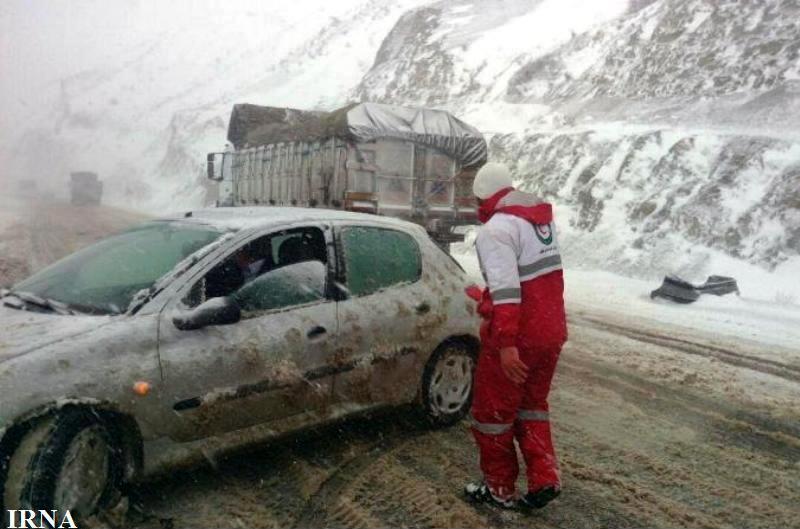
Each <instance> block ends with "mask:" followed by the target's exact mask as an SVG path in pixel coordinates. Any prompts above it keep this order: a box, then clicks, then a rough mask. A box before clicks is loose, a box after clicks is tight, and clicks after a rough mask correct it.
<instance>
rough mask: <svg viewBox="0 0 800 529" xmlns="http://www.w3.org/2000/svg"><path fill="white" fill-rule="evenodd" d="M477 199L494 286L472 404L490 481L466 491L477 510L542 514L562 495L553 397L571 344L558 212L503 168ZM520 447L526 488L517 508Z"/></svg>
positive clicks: (479, 188)
mask: <svg viewBox="0 0 800 529" xmlns="http://www.w3.org/2000/svg"><path fill="white" fill-rule="evenodd" d="M473 192H474V194H475V196H476V197H477V199H478V204H479V209H478V216H479V220H480V221H481V223H482V224H483V226H482V227H481V229H480V231H479V233H478V237H477V240H476V243H475V245H476V247H477V251H478V260H479V263H480V266H481V271H482V273H483V275H484V279H485V280H486V285H487V286H486V288H485V289H484V290H483V293H482V298H481V300H480V304H479V307H478V312H479V313H480V315H481V317H482V318H483V323H482V325H481V351H480V356H479V358H478V366H477V368H476V371H475V390H474V394H473V403H472V432H473V435H474V436H475V440H476V442H477V444H478V450H479V453H480V467H481V471H482V473H483V482H482V483H470V484H468V485H467V486H466V487H465V492H466V494H467V496H468V498H469V499H470V500H472V501H474V502H488V503H491V504H494V505H497V506H500V507H504V508H516V507H519V508H523V509H527V508H542V507H544V506H545V505H547V504H548V503H549V502H550V501H552V500H553V499H555V498H556V497H557V496H558V494H559V493H560V491H561V481H560V478H559V469H558V462H557V460H556V455H555V451H554V449H553V441H552V439H551V434H550V422H549V410H548V403H547V397H548V394H549V392H550V383H551V381H552V379H553V373H554V372H555V368H556V363H557V361H558V356H559V353H560V352H561V347H562V346H563V344H564V342H566V339H567V326H566V317H565V312H564V296H563V292H564V280H563V273H562V268H561V255H560V253H559V249H558V242H557V239H556V232H555V226H554V223H553V209H552V206H551V205H550V204H548V203H542V202H539V201H538V200H536V198H534V197H533V196H532V195H530V194H528V193H523V192H520V191H516V190H515V189H514V188H513V185H512V181H511V175H510V173H509V171H508V169H507V168H506V167H505V166H504V165H502V164H497V163H489V164H486V165H485V166H484V167H483V168H481V170H480V171H479V172H478V174H477V176H476V177H475V183H474V185H473ZM515 438H516V441H517V443H518V444H519V448H520V451H521V452H522V456H523V458H524V460H525V465H526V468H527V472H526V474H527V481H528V492H527V494H525V495H524V496H523V497H522V498H519V499H518V497H517V493H516V491H515V483H516V480H517V475H518V473H519V464H518V462H517V452H516V449H515V446H514V439H515Z"/></svg>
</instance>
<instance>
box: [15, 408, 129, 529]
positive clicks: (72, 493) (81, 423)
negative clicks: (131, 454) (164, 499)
mask: <svg viewBox="0 0 800 529" xmlns="http://www.w3.org/2000/svg"><path fill="white" fill-rule="evenodd" d="M121 460H122V458H121V451H120V449H119V447H118V444H117V443H116V442H115V439H114V438H113V436H112V435H111V433H110V432H109V430H108V428H107V427H106V425H105V424H103V422H102V421H101V420H100V419H99V418H98V417H97V416H96V415H95V414H94V413H93V412H92V411H91V410H85V409H79V408H72V409H65V410H62V411H61V412H59V413H58V414H56V415H55V416H52V417H47V418H44V419H42V420H41V421H39V422H38V423H37V424H36V425H35V426H34V427H33V428H32V429H31V430H30V431H29V432H28V433H27V435H26V436H25V437H24V438H23V439H22V442H21V443H20V444H19V446H18V447H17V449H16V451H15V452H14V454H13V455H12V456H11V459H10V460H9V462H8V472H7V476H6V483H5V487H4V495H3V496H4V497H3V500H4V501H3V503H4V504H5V508H6V509H34V510H39V509H44V510H51V509H56V510H58V511H59V512H60V513H63V512H65V511H67V510H69V511H70V513H71V514H72V516H73V517H79V518H86V517H89V516H92V515H93V514H95V513H97V512H98V511H100V510H102V509H104V508H106V507H108V506H110V505H113V504H114V503H115V502H116V501H118V500H119V497H120V492H119V491H120V486H121V482H122V473H123V466H122V465H121Z"/></svg>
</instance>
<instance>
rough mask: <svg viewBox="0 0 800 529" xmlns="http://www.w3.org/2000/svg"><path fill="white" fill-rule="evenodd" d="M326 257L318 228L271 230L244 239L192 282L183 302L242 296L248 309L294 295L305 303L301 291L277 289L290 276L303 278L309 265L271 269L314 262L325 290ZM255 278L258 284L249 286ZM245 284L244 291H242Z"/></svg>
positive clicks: (266, 306) (288, 299) (269, 305)
mask: <svg viewBox="0 0 800 529" xmlns="http://www.w3.org/2000/svg"><path fill="white" fill-rule="evenodd" d="M327 261H328V258H327V249H326V244H325V236H324V235H323V233H322V230H321V229H319V228H293V229H290V230H284V231H281V232H278V233H273V234H270V235H267V236H264V237H261V238H258V239H256V240H254V241H251V242H249V243H247V244H246V245H244V246H242V247H241V248H239V249H237V250H236V251H235V252H233V253H232V254H231V255H230V256H228V258H227V259H225V260H224V261H222V262H221V263H220V264H219V265H217V266H215V267H214V268H213V269H212V270H211V271H210V272H208V273H207V274H206V275H205V277H203V279H201V280H200V281H198V283H197V284H195V285H194V287H193V288H192V289H191V291H190V294H189V296H188V297H187V298H186V299H185V300H184V303H186V304H187V305H188V306H190V307H194V306H197V305H199V304H200V303H202V302H204V301H206V300H208V299H211V298H216V297H225V296H234V297H236V298H237V299H239V298H241V300H245V301H246V302H247V304H248V307H249V308H248V309H247V310H266V309H273V308H276V305H275V303H277V301H276V300H286V301H285V303H290V304H292V303H293V302H291V300H293V299H297V300H299V301H297V303H305V302H307V301H308V300H303V299H301V298H302V296H300V294H297V293H292V292H288V293H283V292H277V291H276V289H277V290H280V289H289V288H290V287H289V286H287V285H289V282H290V279H289V278H290V277H296V278H298V280H303V278H304V277H306V276H304V275H303V274H306V275H307V274H308V273H309V272H308V270H309V269H310V268H309V267H305V268H303V267H301V268H294V269H293V271H292V272H291V273H290V272H289V271H285V272H282V273H281V274H273V275H270V273H271V272H275V271H277V270H279V269H282V268H285V267H290V266H292V265H296V264H298V263H308V262H316V263H318V264H319V265H320V267H321V269H322V274H321V281H322V287H320V288H321V290H322V291H323V292H324V285H325V283H324V281H325V275H326V274H325V270H327ZM320 267H315V268H314V269H319V268H320ZM292 274H294V275H292ZM264 276H267V277H264ZM262 277H263V281H262V280H261V279H262ZM315 279H316V278H315ZM256 282H258V285H259V286H257V287H256V286H255V285H254V286H253V287H252V288H250V285H251V284H254V283H256ZM245 288H246V289H247V291H246V293H244V292H243V290H244V289H245ZM310 288H311V291H316V290H319V289H318V288H317V287H316V286H315V285H314V284H312V285H311V286H310ZM280 306H288V305H280Z"/></svg>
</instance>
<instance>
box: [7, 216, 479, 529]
mask: <svg viewBox="0 0 800 529" xmlns="http://www.w3.org/2000/svg"><path fill="white" fill-rule="evenodd" d="M468 283H469V280H468V278H467V276H466V274H465V273H464V271H463V270H462V269H461V268H460V267H459V265H458V264H457V263H456V262H455V261H454V260H453V259H452V258H451V257H450V256H448V255H447V254H446V253H445V252H444V251H442V250H441V249H440V248H439V247H437V246H436V245H435V243H433V241H431V239H430V238H429V237H428V235H427V234H426V233H425V231H424V230H423V229H422V228H420V227H419V226H417V225H416V224H412V223H409V222H405V221H401V220H395V219H389V218H385V217H379V216H375V215H367V214H358V213H348V212H341V211H330V210H315V209H300V208H217V209H208V210H201V211H194V212H189V213H186V214H185V215H183V216H180V217H175V218H169V219H164V220H158V221H152V222H148V223H146V224H144V225H141V226H139V227H136V228H134V229H131V230H129V231H126V232H123V233H120V234H118V235H115V236H111V237H109V238H107V239H105V240H102V241H100V242H98V243H96V244H94V245H92V246H90V247H88V248H86V249H83V250H81V251H79V252H77V253H75V254H73V255H71V256H68V257H66V258H65V259H63V260H61V261H59V262H57V263H56V264H54V265H51V266H50V267H48V268H46V269H44V270H42V271H41V272H38V273H36V274H34V275H33V276H31V277H30V278H28V279H26V280H24V281H22V282H20V283H18V284H17V285H15V286H14V288H13V289H11V290H9V291H6V292H4V293H3V297H2V299H0V329H2V331H0V332H1V334H0V388H1V389H0V393H1V395H0V428H1V429H2V430H0V432H1V433H2V441H0V457H1V458H2V459H0V493H1V494H0V498H1V499H2V503H3V505H0V508H2V509H20V508H32V509H61V510H66V509H70V510H71V511H72V512H73V515H74V512H75V511H77V512H79V513H81V514H83V515H88V514H91V513H92V512H94V511H96V510H98V509H102V508H104V507H107V506H109V505H111V504H112V503H114V502H115V501H116V500H118V498H119V495H120V490H121V489H122V487H123V485H124V484H125V483H128V482H131V481H134V480H137V479H140V478H141V477H142V476H144V475H147V474H148V473H150V472H153V471H155V470H158V469H162V468H165V467H164V464H166V465H167V466H168V465H169V464H172V463H174V462H175V461H176V460H177V459H176V457H177V456H176V454H185V453H192V452H193V451H194V452H197V451H202V450H204V448H203V447H207V446H210V444H212V441H213V446H215V447H223V448H227V447H232V446H237V445H241V444H242V443H245V442H251V441H252V440H253V439H262V438H263V437H264V436H272V435H277V434H282V433H286V432H291V431H294V430H297V429H299V428H303V427H306V426H310V425H317V424H320V423H323V422H327V421H331V420H334V419H336V418H339V417H342V416H345V415H349V414H352V413H355V412H362V411H366V410H372V409H375V408H377V407H381V406H386V405H399V404H402V403H409V402H417V403H418V404H419V406H420V411H421V412H422V414H423V415H424V416H425V417H427V419H428V420H429V421H430V422H431V423H432V424H433V425H450V424H454V423H455V422H457V421H459V420H460V419H461V418H462V417H463V416H464V414H465V412H466V411H467V410H468V407H469V405H470V400H471V389H472V376H473V367H474V364H475V359H476V356H477V352H478V347H479V342H478V339H477V338H476V334H477V319H476V315H475V310H474V309H475V303H474V302H473V301H472V300H470V299H469V298H468V297H467V296H466V294H465V291H464V290H465V287H467V286H468ZM4 512H5V511H4Z"/></svg>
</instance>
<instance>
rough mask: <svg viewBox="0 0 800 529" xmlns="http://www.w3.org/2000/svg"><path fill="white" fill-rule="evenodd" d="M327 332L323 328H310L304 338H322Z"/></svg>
mask: <svg viewBox="0 0 800 529" xmlns="http://www.w3.org/2000/svg"><path fill="white" fill-rule="evenodd" d="M327 332H328V330H327V329H326V328H325V327H321V326H319V325H317V326H316V327H312V328H311V329H310V330H309V331H308V332H307V333H306V336H308V337H309V338H316V337H318V336H322V335H323V334H325V333H327Z"/></svg>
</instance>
